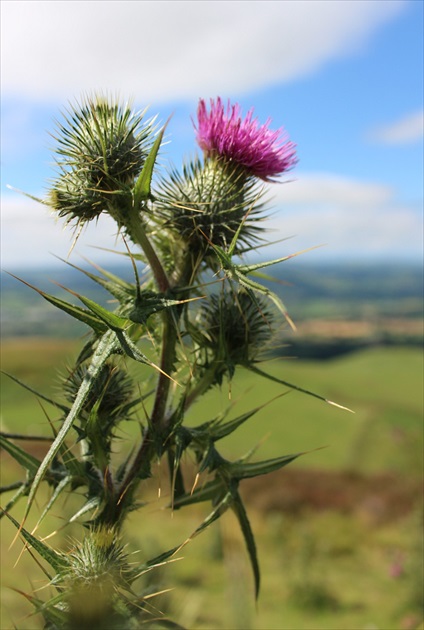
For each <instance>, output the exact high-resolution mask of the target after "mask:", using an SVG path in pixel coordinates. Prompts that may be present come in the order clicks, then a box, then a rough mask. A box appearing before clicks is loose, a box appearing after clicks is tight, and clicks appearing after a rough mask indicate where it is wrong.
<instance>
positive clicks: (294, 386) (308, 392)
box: [246, 365, 355, 413]
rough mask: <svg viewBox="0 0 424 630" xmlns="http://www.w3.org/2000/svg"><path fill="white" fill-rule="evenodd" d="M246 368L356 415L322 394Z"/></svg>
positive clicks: (254, 368) (249, 367)
mask: <svg viewBox="0 0 424 630" xmlns="http://www.w3.org/2000/svg"><path fill="white" fill-rule="evenodd" d="M246 367H247V369H249V370H251V371H252V372H254V373H255V374H259V375H260V376H263V377H264V378H267V379H269V380H270V381H274V382H275V383H280V384H281V385H285V386H286V387H290V389H294V390H296V391H298V392H302V394H307V395H308V396H313V398H318V400H322V401H324V402H326V403H328V404H329V405H333V406H334V407H338V408H339V409H343V410H344V411H349V412H350V413H355V412H354V411H352V409H349V407H343V405H339V404H338V403H335V402H333V401H332V400H328V398H324V396H320V394H315V393H314V392H311V391H309V390H308V389H304V388H303V387H299V386H298V385H293V383H288V382H287V381H283V380H282V379H280V378H277V377H276V376H272V375H271V374H268V373H267V372H263V371H262V370H260V369H259V368H257V367H255V366H253V365H248V366H246Z"/></svg>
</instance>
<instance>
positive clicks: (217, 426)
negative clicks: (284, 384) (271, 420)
mask: <svg viewBox="0 0 424 630" xmlns="http://www.w3.org/2000/svg"><path fill="white" fill-rule="evenodd" d="M286 394H287V392H284V393H283V394H280V395H279V396H276V397H275V398H273V399H272V400H269V401H268V402H266V403H264V404H263V405H260V406H259V407H256V408H255V409H252V410H251V411H247V412H246V413H244V414H242V415H241V416H238V417H237V418H234V419H233V420H231V421H230V422H226V423H225V424H224V423H222V422H216V423H211V426H210V435H211V438H212V440H214V441H218V440H221V439H222V438H224V437H226V436H227V435H230V434H231V433H233V431H235V430H236V429H238V427H239V426H241V425H242V424H243V423H244V422H246V421H247V420H249V419H250V418H251V417H252V416H254V415H255V414H256V413H258V411H261V410H262V409H264V408H265V407H266V406H267V405H269V404H270V403H271V402H273V401H274V400H276V399H277V398H281V396H285V395H286Z"/></svg>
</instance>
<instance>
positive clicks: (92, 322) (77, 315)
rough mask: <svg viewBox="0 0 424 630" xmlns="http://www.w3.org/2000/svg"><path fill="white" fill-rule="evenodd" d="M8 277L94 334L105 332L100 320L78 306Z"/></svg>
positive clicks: (16, 277) (105, 328)
mask: <svg viewBox="0 0 424 630" xmlns="http://www.w3.org/2000/svg"><path fill="white" fill-rule="evenodd" d="M9 275H10V276H12V277H13V278H15V279H16V280H19V282H22V283H23V284H25V285H26V286H27V287H30V289H33V290H34V291H37V293H39V295H41V297H43V298H44V299H45V300H47V302H50V304H53V306H56V307H57V308H59V309H60V310H61V311H64V312H65V313H68V315H71V316H72V317H73V318H74V319H77V320H78V321H80V322H83V323H84V324H87V326H90V328H92V329H93V330H94V332H96V333H98V334H102V333H104V332H106V330H107V327H106V326H105V324H104V322H103V321H102V320H101V319H99V318H97V317H94V316H93V314H92V313H91V312H90V311H87V310H85V309H83V308H80V307H79V306H75V305H74V304H71V303H69V302H65V300H61V299H60V298H57V297H55V296H54V295H49V294H48V293H45V291H41V289H37V287H34V286H32V284H29V282H26V281H25V280H22V279H21V278H18V276H15V275H13V274H12V273H9Z"/></svg>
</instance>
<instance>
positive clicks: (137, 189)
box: [133, 123, 168, 210]
mask: <svg viewBox="0 0 424 630" xmlns="http://www.w3.org/2000/svg"><path fill="white" fill-rule="evenodd" d="M167 124H168V123H166V124H165V126H164V127H163V129H162V130H161V131H160V132H159V134H158V136H157V138H156V140H155V142H154V144H153V146H152V148H151V150H150V153H149V155H148V156H147V158H146V161H145V163H144V166H143V169H142V171H141V173H140V175H139V176H138V179H137V181H136V183H135V186H134V191H133V199H134V208H136V209H137V210H138V208H139V207H140V206H141V204H142V202H143V201H147V199H149V198H150V197H151V186H152V177H153V168H154V166H155V162H156V157H157V154H158V151H159V148H160V145H161V144H162V138H163V134H164V132H165V129H166V125H167Z"/></svg>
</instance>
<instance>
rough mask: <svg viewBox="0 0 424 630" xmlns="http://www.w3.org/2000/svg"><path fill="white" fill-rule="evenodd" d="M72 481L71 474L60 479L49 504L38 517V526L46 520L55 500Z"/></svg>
mask: <svg viewBox="0 0 424 630" xmlns="http://www.w3.org/2000/svg"><path fill="white" fill-rule="evenodd" d="M71 482H72V476H71V475H68V476H67V477H64V478H63V479H62V480H61V481H59V483H58V484H57V486H56V488H55V489H54V491H53V493H52V496H51V497H50V499H49V501H48V502H47V505H46V507H45V508H44V510H43V512H42V514H41V516H40V518H39V519H38V521H37V525H36V527H38V526H39V525H40V523H41V522H42V521H43V520H44V518H45V517H46V516H47V514H48V513H49V512H50V510H51V508H52V507H53V504H54V503H55V501H56V500H57V499H58V497H59V496H60V495H61V494H62V492H63V491H64V490H65V488H66V486H67V485H69V484H70V483H71Z"/></svg>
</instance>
